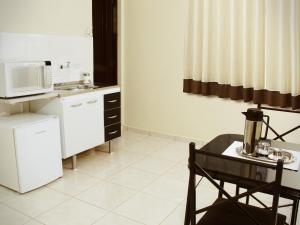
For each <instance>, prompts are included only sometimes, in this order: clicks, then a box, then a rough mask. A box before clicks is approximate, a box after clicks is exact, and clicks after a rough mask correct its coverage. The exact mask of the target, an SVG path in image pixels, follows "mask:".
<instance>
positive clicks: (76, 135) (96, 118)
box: [61, 94, 104, 158]
mask: <svg viewBox="0 0 300 225" xmlns="http://www.w3.org/2000/svg"><path fill="white" fill-rule="evenodd" d="M102 99H103V98H102V96H101V95H100V94H93V95H92V96H83V97H82V96H76V98H72V99H68V98H65V99H63V100H61V109H62V115H63V116H62V117H61V119H62V123H61V125H62V130H63V133H64V137H62V139H63V144H64V146H63V157H64V158H68V157H69V156H72V155H75V154H77V153H80V152H82V151H84V150H87V149H90V148H93V147H95V146H97V145H100V144H102V143H104V135H103V133H104V125H103V100H102Z"/></svg>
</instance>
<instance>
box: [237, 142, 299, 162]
mask: <svg viewBox="0 0 300 225" xmlns="http://www.w3.org/2000/svg"><path fill="white" fill-rule="evenodd" d="M236 152H237V154H238V155H240V156H242V157H245V158H249V159H253V160H257V161H262V162H268V163H277V160H278V159H282V160H283V163H284V164H289V163H292V162H294V161H295V156H294V155H293V154H292V153H291V152H288V151H285V150H283V149H280V148H274V147H270V150H269V154H268V155H261V154H257V155H255V156H252V155H247V154H245V153H244V149H243V147H242V146H241V147H237V148H236Z"/></svg>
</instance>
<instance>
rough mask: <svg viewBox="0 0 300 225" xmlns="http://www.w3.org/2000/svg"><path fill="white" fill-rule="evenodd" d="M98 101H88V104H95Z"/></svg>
mask: <svg viewBox="0 0 300 225" xmlns="http://www.w3.org/2000/svg"><path fill="white" fill-rule="evenodd" d="M96 102H98V100H94V101H88V102H87V103H88V104H94V103H96Z"/></svg>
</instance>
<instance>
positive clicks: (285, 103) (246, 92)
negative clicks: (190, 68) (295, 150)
mask: <svg viewBox="0 0 300 225" xmlns="http://www.w3.org/2000/svg"><path fill="white" fill-rule="evenodd" d="M183 91H184V92H186V93H192V94H200V95H204V96H209V95H215V96H218V97H220V98H230V99H232V100H243V101H244V102H250V101H253V103H255V104H267V105H270V106H276V107H282V108H286V107H291V108H292V109H300V95H298V96H292V95H291V94H281V93H279V92H278V91H269V90H253V88H244V87H243V86H231V85H229V84H218V83H217V82H202V81H195V80H192V79H184V80H183Z"/></svg>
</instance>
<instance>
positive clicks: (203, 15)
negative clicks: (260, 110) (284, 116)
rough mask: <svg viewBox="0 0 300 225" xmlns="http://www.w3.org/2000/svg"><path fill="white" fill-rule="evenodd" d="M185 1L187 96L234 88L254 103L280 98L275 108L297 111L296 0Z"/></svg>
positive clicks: (299, 18)
mask: <svg viewBox="0 0 300 225" xmlns="http://www.w3.org/2000/svg"><path fill="white" fill-rule="evenodd" d="M186 1H187V4H188V10H187V26H186V27H187V32H186V39H185V66H184V79H185V86H186V87H185V89H186V90H185V91H186V92H194V93H198V94H203V93H202V92H207V93H204V94H207V95H209V94H216V93H215V92H214V90H213V89H214V88H217V87H218V85H223V86H222V87H223V89H224V90H223V91H227V90H230V88H232V87H233V88H234V87H235V88H238V87H239V88H240V89H238V90H237V89H236V92H239V91H240V92H241V91H244V95H245V91H246V92H247V90H248V92H247V93H248V95H249V93H251V96H252V97H251V98H255V94H258V96H259V97H258V98H257V102H258V103H270V101H274V102H276V103H274V104H275V105H276V104H277V103H278V101H276V99H275V100H274V97H280V95H282V94H283V95H282V96H284V97H285V99H284V102H285V103H282V104H281V103H280V104H281V105H280V106H284V107H286V106H291V105H288V104H287V102H286V101H288V102H289V103H290V104H292V102H293V104H298V105H299V107H300V102H299V101H300V98H299V95H300V31H299V30H300V1H299V0H186ZM210 83H211V84H213V85H212V86H209V85H208V84H210ZM200 85H201V87H200ZM199 88H200V89H201V88H204V89H205V90H204V91H203V90H199ZM207 88H208V90H207ZM249 91H250V92H249ZM255 91H260V92H257V93H256V92H255ZM210 92H211V93H210ZM272 93H273V94H277V95H276V96H275V95H274V96H271V97H270V95H272ZM235 94H236V95H239V97H237V96H236V99H241V98H242V96H241V95H242V93H235ZM284 94H285V95H284ZM266 96H268V97H267V98H269V99H268V100H266ZM282 96H281V97H282ZM227 97H230V96H227ZM231 97H232V96H231ZM232 98H233V99H234V98H235V97H232ZM261 98H265V100H262V102H259V101H260V100H261ZM288 98H289V99H288ZM270 99H272V100H270ZM287 99H288V100H287ZM244 100H247V101H249V100H253V99H249V96H248V97H245V96H244ZM295 101H296V103H295ZM271 104H272V103H271ZM297 107H298V106H295V105H293V108H297Z"/></svg>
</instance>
